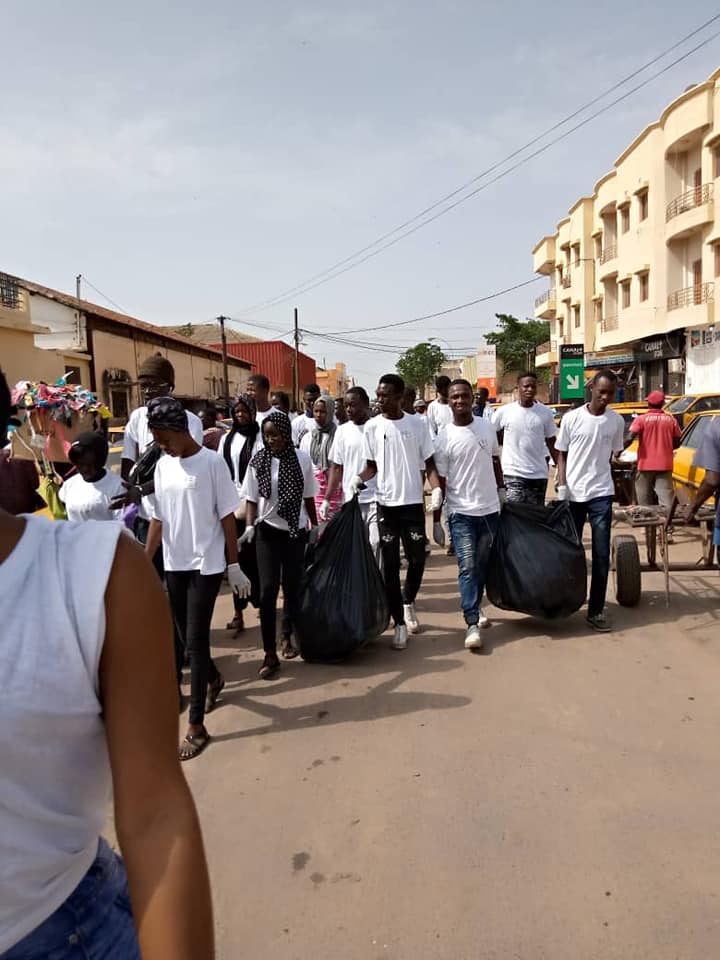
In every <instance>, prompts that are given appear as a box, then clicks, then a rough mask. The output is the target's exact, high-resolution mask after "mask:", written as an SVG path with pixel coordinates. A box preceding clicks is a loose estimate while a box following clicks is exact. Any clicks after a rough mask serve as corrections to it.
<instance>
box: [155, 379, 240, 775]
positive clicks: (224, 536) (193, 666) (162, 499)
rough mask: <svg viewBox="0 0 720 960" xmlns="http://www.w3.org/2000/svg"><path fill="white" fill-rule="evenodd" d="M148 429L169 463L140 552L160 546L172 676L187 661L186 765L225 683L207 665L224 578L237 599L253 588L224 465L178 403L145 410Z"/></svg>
mask: <svg viewBox="0 0 720 960" xmlns="http://www.w3.org/2000/svg"><path fill="white" fill-rule="evenodd" d="M147 416H148V425H149V427H150V429H151V430H152V433H153V437H154V439H155V441H156V442H157V443H158V444H159V445H160V447H161V449H162V450H163V451H164V452H165V454H167V456H164V457H160V459H159V460H158V463H157V467H156V468H155V496H154V498H153V499H154V506H153V519H152V520H151V522H150V529H149V530H148V539H147V543H146V545H145V549H146V551H147V553H148V555H149V556H150V557H152V556H154V554H155V551H156V550H157V548H158V547H159V546H160V543H161V542H162V548H163V560H164V563H165V578H166V581H167V589H168V596H169V598H170V606H171V608H172V612H173V618H174V620H175V628H176V635H177V637H178V641H179V642H178V649H177V651H176V656H177V663H176V668H177V674H178V679H179V677H180V671H181V669H182V663H183V656H184V653H185V651H187V654H188V655H189V658H190V713H189V717H188V728H187V733H186V734H185V737H184V739H183V741H182V743H181V744H180V753H179V756H180V759H181V760H191V759H192V758H193V757H196V756H197V755H198V754H199V753H201V752H202V751H203V750H204V749H205V747H206V746H207V745H208V743H209V741H210V734H209V733H208V732H207V730H206V728H205V713H206V697H207V698H208V699H209V700H210V702H211V706H213V705H214V702H215V699H217V696H218V695H219V693H220V691H221V690H222V688H223V686H224V681H223V678H222V676H221V674H220V673H218V670H217V668H216V667H215V665H214V663H213V662H212V660H211V658H210V623H211V621H212V615H213V610H214V608H215V600H216V598H217V595H218V591H219V589H220V583H221V581H222V577H223V572H224V571H225V569H226V567H227V577H228V583H229V584H230V587H231V588H232V589H233V590H234V591H235V592H237V593H239V594H240V595H241V596H247V595H248V594H249V593H250V581H249V580H248V578H247V577H246V576H245V574H244V573H243V572H242V570H241V569H240V566H239V564H238V545H237V532H236V530H235V510H236V509H237V507H238V504H239V497H238V494H237V490H236V489H235V485H234V484H233V482H232V480H231V479H230V477H229V476H228V472H227V468H226V467H225V464H224V463H223V462H222V461H221V460H220V458H219V457H218V455H217V454H216V453H213V452H212V451H211V450H208V449H207V447H202V446H200V444H199V443H198V442H197V441H196V440H194V439H193V437H192V436H191V435H190V432H189V428H188V423H187V417H186V416H185V410H184V409H183V407H182V404H181V403H180V402H179V401H178V400H175V399H174V398H172V397H156V398H155V399H154V400H151V401H150V403H148V413H147Z"/></svg>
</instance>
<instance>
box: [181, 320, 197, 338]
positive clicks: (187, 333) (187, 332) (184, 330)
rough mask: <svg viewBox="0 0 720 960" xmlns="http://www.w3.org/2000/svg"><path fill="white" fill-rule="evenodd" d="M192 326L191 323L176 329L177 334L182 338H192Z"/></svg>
mask: <svg viewBox="0 0 720 960" xmlns="http://www.w3.org/2000/svg"><path fill="white" fill-rule="evenodd" d="M193 329H194V328H193V325H192V324H191V323H186V324H184V325H183V326H182V327H178V331H177V332H178V333H179V334H180V335H181V336H183V337H192V335H193Z"/></svg>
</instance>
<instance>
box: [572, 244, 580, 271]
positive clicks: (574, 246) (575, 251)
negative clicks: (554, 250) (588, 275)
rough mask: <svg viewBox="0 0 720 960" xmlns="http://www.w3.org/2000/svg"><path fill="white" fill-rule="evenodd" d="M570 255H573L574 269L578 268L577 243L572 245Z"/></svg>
mask: <svg viewBox="0 0 720 960" xmlns="http://www.w3.org/2000/svg"><path fill="white" fill-rule="evenodd" d="M572 254H573V264H574V265H575V266H576V267H579V266H580V244H579V243H576V244H574V245H573V247H572Z"/></svg>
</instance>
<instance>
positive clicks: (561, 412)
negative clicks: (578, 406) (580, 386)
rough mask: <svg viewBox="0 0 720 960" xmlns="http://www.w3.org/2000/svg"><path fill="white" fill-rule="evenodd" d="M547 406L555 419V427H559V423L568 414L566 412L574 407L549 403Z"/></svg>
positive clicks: (569, 404) (567, 404) (570, 404)
mask: <svg viewBox="0 0 720 960" xmlns="http://www.w3.org/2000/svg"><path fill="white" fill-rule="evenodd" d="M548 406H549V407H550V409H551V410H552V415H553V417H554V418H555V426H556V427H559V426H560V421H561V420H562V418H563V417H564V416H565V414H566V413H567V412H568V410H573V409H574V407H573V405H572V403H549V404H548Z"/></svg>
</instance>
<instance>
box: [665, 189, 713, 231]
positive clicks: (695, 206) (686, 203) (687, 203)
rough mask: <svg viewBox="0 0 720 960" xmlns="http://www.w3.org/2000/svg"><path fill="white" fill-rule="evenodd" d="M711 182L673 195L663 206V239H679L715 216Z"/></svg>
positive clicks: (698, 228) (709, 221)
mask: <svg viewBox="0 0 720 960" xmlns="http://www.w3.org/2000/svg"><path fill="white" fill-rule="evenodd" d="M714 186H715V184H713V183H703V184H701V185H700V186H698V187H693V188H692V189H691V190H686V191H685V192H684V193H681V194H680V196H678V197H675V199H674V200H672V201H671V202H670V203H669V204H668V205H667V207H666V208H665V223H666V226H665V239H666V241H668V242H670V241H671V240H680V239H682V237H687V236H689V235H690V234H691V233H695V232H696V231H697V230H700V229H701V228H702V227H703V226H704V225H705V224H706V223H711V222H712V221H713V220H714V217H715V205H714V203H713V192H714Z"/></svg>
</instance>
